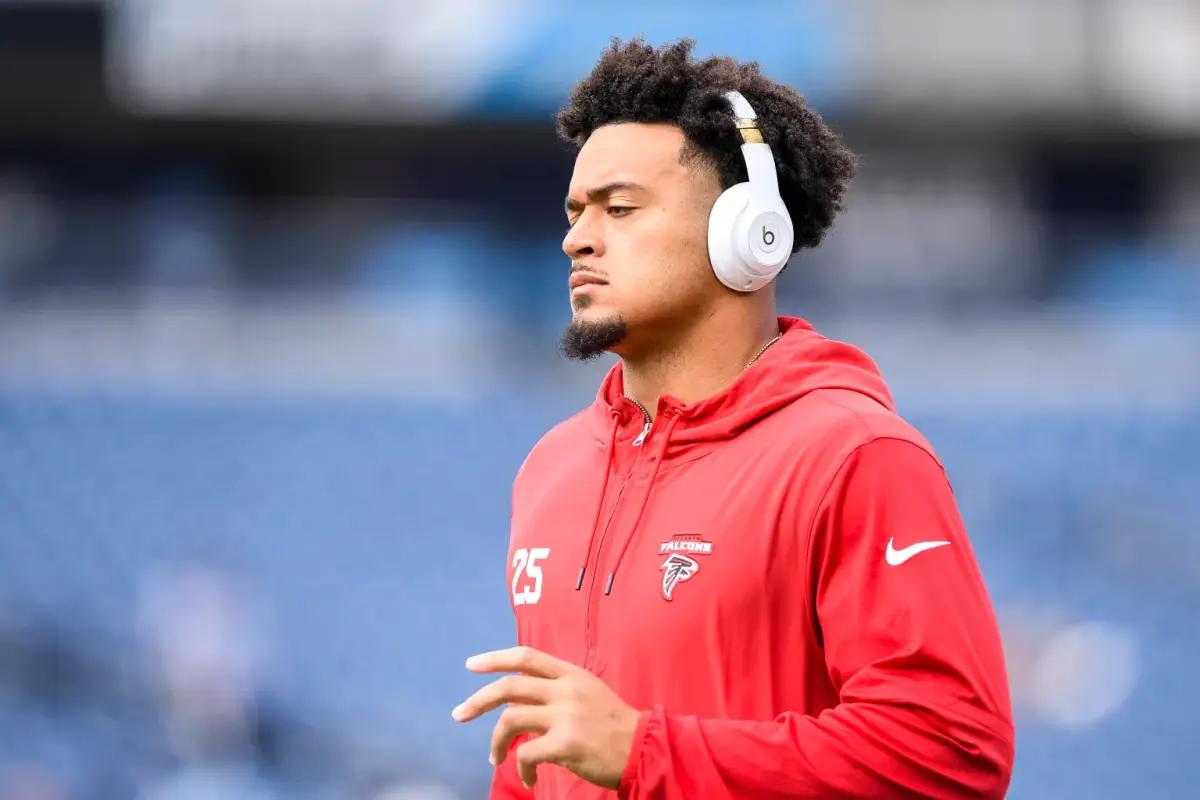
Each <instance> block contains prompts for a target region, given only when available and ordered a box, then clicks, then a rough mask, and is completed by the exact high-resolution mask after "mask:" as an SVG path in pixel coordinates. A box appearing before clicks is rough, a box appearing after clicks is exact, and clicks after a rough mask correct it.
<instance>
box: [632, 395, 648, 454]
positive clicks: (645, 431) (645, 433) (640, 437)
mask: <svg viewBox="0 0 1200 800" xmlns="http://www.w3.org/2000/svg"><path fill="white" fill-rule="evenodd" d="M625 399H626V400H628V401H629V402H631V403H633V404H634V405H635V406H637V407H638V410H639V411H641V412H642V420H643V421H644V422H645V425H644V426H643V427H642V432H641V433H639V434H638V435H637V438H636V439H634V440H633V446H634V447H641V446H642V442H644V441H646V437H647V436H649V435H650V426H652V425H653V424H654V420H652V419H650V412H649V411H647V410H646V407H645V406H644V405H642V404H641V403H639V402H638V401H637V400H634V399H633V398H632V397H626V398H625Z"/></svg>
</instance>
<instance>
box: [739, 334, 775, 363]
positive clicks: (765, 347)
mask: <svg viewBox="0 0 1200 800" xmlns="http://www.w3.org/2000/svg"><path fill="white" fill-rule="evenodd" d="M781 338H783V334H782V333H777V334H775V338H774V339H772V340H771V341H769V342H767V343H766V344H764V345H763V346H762V349H761V350H759V351H758V352H757V353H755V354H754V358H752V359H750V361H748V362H747V363H746V366H744V367H742V372H745V371H746V370H748V369H750V367H751V365H753V364H754V362H755V361H758V359H759V357H760V356H761V355H762V354H763V353H765V352H767V348H768V347H770V346H771V345H773V344H775V343H776V342H778V341H779V340H780V339H781Z"/></svg>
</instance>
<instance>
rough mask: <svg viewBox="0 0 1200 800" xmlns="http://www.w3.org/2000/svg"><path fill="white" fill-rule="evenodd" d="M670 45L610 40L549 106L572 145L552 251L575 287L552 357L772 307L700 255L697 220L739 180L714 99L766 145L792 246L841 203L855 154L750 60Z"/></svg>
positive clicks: (812, 234)
mask: <svg viewBox="0 0 1200 800" xmlns="http://www.w3.org/2000/svg"><path fill="white" fill-rule="evenodd" d="M692 46H693V43H692V42H691V41H690V40H683V41H680V42H677V43H674V44H671V45H666V46H663V47H658V48H655V47H652V46H650V45H648V44H646V43H645V42H644V41H642V40H641V39H635V40H633V41H630V42H628V43H624V44H623V43H621V42H619V41H614V42H613V43H612V45H611V46H610V47H609V48H608V49H607V50H606V51H605V52H604V54H603V55H602V56H601V58H600V60H599V61H598V62H597V64H596V66H595V67H594V68H593V70H592V72H591V74H590V75H588V76H587V77H586V78H584V79H583V80H582V81H580V82H579V83H578V84H577V85H576V87H575V90H574V92H573V93H572V95H571V99H570V101H569V102H568V103H567V105H566V106H564V107H563V108H562V109H561V110H560V111H559V113H558V131H559V135H560V136H561V137H562V138H563V139H565V140H566V141H567V142H569V143H570V144H571V145H573V146H574V147H575V148H576V149H577V155H576V159H575V169H574V172H573V173H572V176H571V183H570V186H569V187H568V191H567V200H566V214H567V222H568V226H569V227H568V230H567V234H566V237H565V238H564V239H563V251H564V252H565V253H566V254H567V256H568V257H569V258H570V259H571V276H572V278H573V280H574V282H576V283H577V284H578V283H579V282H581V281H586V280H591V281H594V282H590V283H587V282H585V283H584V285H582V286H579V287H578V288H576V289H574V290H573V291H572V292H571V295H570V301H571V308H572V312H573V314H572V321H571V325H570V327H569V328H568V329H567V331H566V333H565V334H564V335H563V340H562V343H561V344H562V349H563V352H564V353H565V354H566V355H568V356H572V357H578V358H586V357H589V356H593V355H598V354H599V353H601V352H603V351H605V350H608V351H611V352H614V353H617V354H618V355H622V356H625V357H628V356H630V355H635V354H637V353H639V352H644V351H645V350H646V349H647V348H651V347H653V346H655V343H662V342H669V341H671V340H672V339H673V338H675V337H676V336H678V335H679V333H680V332H681V331H684V330H686V329H688V328H690V327H691V326H694V325H698V324H703V323H704V321H705V320H709V319H714V318H721V316H722V315H720V314H719V313H717V312H718V311H719V310H720V308H721V307H722V306H727V305H729V304H747V303H750V304H758V305H760V306H763V307H764V309H765V310H766V312H767V313H774V295H773V291H774V287H773V285H772V286H768V287H767V288H765V289H762V290H760V291H759V292H757V293H754V294H743V293H739V292H735V291H734V290H732V289H729V288H727V287H725V286H724V285H723V284H722V283H721V282H720V281H719V280H718V279H717V277H716V275H715V274H714V273H713V271H712V267H711V264H710V263H709V259H708V217H709V212H710V211H711V210H712V207H713V204H714V203H715V202H716V200H717V198H718V197H719V196H720V194H721V192H723V191H724V190H725V189H727V188H729V187H730V186H733V185H734V184H736V183H740V182H742V181H745V180H746V164H745V161H744V160H743V158H742V153H741V150H740V144H741V141H740V139H739V136H738V133H737V130H736V128H735V126H734V123H733V117H732V113H731V110H730V106H729V103H728V101H727V100H726V99H725V98H724V93H725V92H727V91H729V90H732V89H736V90H738V91H740V92H741V93H742V94H743V95H744V96H745V97H746V99H747V100H749V101H750V104H751V105H752V106H754V109H755V111H756V112H757V114H758V122H759V128H760V130H761V131H762V134H763V138H764V140H765V141H766V142H767V144H769V145H770V146H771V150H772V154H773V156H774V158H775V166H776V171H777V173H778V177H779V190H780V195H781V196H782V198H783V201H784V204H785V205H786V206H787V209H788V213H789V215H790V216H791V218H792V224H793V226H794V228H795V240H794V246H793V252H795V251H797V250H799V249H801V248H805V247H815V246H816V245H817V244H819V243H820V242H821V240H822V238H823V237H824V235H825V232H826V231H827V230H828V229H829V227H830V226H831V225H832V223H833V219H834V217H835V216H836V214H837V212H838V211H840V210H841V208H842V197H843V194H844V192H845V189H846V186H847V185H848V183H849V181H850V178H851V176H852V175H853V172H854V156H853V155H852V154H851V153H850V151H849V150H847V149H846V147H845V146H844V145H843V144H842V143H841V141H840V139H839V138H838V137H837V136H836V135H835V134H834V133H833V132H832V131H830V130H829V128H828V127H827V126H826V125H825V123H824V122H823V121H822V120H821V118H820V117H819V116H818V115H817V114H816V112H814V111H813V110H812V109H810V108H809V107H808V105H807V104H806V103H805V101H804V98H803V97H801V96H800V95H799V94H798V93H797V92H796V91H795V90H793V89H791V88H790V87H787V86H784V85H782V84H778V83H775V82H773V81H770V80H769V79H767V78H766V77H764V76H763V75H762V73H761V72H760V71H759V69H758V65H757V64H754V63H749V64H738V63H737V62H735V61H733V60H732V59H729V58H709V59H703V60H698V59H695V58H693V57H692V56H691V50H692Z"/></svg>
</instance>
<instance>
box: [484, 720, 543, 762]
mask: <svg viewBox="0 0 1200 800" xmlns="http://www.w3.org/2000/svg"><path fill="white" fill-rule="evenodd" d="M549 729H550V711H549V709H547V708H546V707H545V706H509V707H508V708H506V709H504V713H503V714H501V715H500V719H498V720H497V721H496V727H494V728H492V752H491V755H490V756H489V758H488V760H489V761H491V762H492V765H493V766H495V765H496V764H499V763H500V762H502V761H504V759H505V757H506V756H507V755H508V749H509V747H511V746H512V740H513V739H515V738H517V737H518V736H520V735H521V734H522V733H545V732H546V731H548V730H549Z"/></svg>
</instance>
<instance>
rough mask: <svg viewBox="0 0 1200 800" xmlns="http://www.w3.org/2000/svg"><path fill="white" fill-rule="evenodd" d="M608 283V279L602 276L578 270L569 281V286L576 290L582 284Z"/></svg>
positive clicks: (601, 284) (598, 284)
mask: <svg viewBox="0 0 1200 800" xmlns="http://www.w3.org/2000/svg"><path fill="white" fill-rule="evenodd" d="M606 283H608V281H606V280H604V279H602V278H599V277H597V276H595V275H590V274H588V273H586V272H576V273H575V274H574V275H572V276H571V278H570V280H569V281H567V286H568V287H569V288H570V290H571V291H575V290H576V289H578V288H579V287H580V286H589V285H597V286H603V285H604V284H606Z"/></svg>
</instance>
